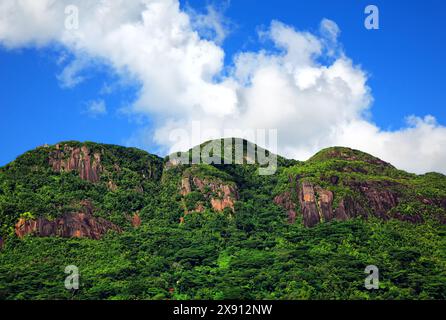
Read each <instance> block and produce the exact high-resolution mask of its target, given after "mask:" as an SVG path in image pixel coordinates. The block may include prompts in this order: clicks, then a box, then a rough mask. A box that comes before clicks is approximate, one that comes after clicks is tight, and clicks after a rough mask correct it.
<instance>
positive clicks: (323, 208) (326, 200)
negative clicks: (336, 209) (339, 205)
mask: <svg viewBox="0 0 446 320" xmlns="http://www.w3.org/2000/svg"><path fill="white" fill-rule="evenodd" d="M315 191H316V193H317V195H318V198H319V199H318V209H319V216H321V217H322V218H323V219H324V221H330V220H332V219H333V218H334V214H333V206H332V205H333V192H331V191H329V190H324V189H322V188H320V187H317V188H315Z"/></svg>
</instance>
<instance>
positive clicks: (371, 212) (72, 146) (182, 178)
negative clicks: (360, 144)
mask: <svg viewBox="0 0 446 320" xmlns="http://www.w3.org/2000/svg"><path fill="white" fill-rule="evenodd" d="M244 145H246V146H247V145H248V143H244ZM223 157H224V155H223ZM257 168H258V164H256V163H254V164H252V165H248V164H243V165H189V164H180V163H175V164H172V163H171V162H169V161H168V159H165V160H164V161H163V160H162V159H161V158H159V157H157V156H154V155H150V154H148V153H146V152H144V151H141V150H137V149H134V148H123V147H119V146H112V145H101V144H94V143H79V142H63V143H59V144H56V145H54V146H45V147H41V148H38V149H36V150H34V151H30V152H28V153H26V154H24V155H22V156H20V157H19V158H18V159H17V160H16V161H14V162H12V163H11V164H9V165H7V166H5V167H4V168H0V182H1V183H0V195H1V197H0V218H1V220H0V222H1V224H0V236H3V238H0V246H2V245H3V242H4V238H5V236H6V235H8V234H9V233H10V228H11V227H14V228H15V233H16V235H17V236H18V237H24V236H25V235H27V234H34V235H37V236H60V237H86V238H91V239H99V238H101V237H102V236H103V235H104V234H105V233H106V232H108V231H110V230H113V231H116V232H120V231H122V230H124V229H125V228H127V227H133V228H139V227H140V226H141V225H142V224H143V223H144V221H146V220H147V219H146V217H148V216H150V215H153V214H154V213H153V212H154V211H157V210H164V209H161V206H165V207H168V208H169V209H168V211H169V214H170V212H172V214H175V215H176V218H175V219H174V220H176V221H178V220H177V219H178V218H180V217H181V218H180V219H181V221H182V222H184V221H185V220H184V217H185V214H186V215H187V214H193V213H199V212H204V211H205V210H207V209H209V210H210V211H211V212H212V211H214V212H229V213H230V214H231V215H237V207H238V206H237V205H240V206H241V207H244V208H245V209H244V212H245V213H246V211H247V210H250V209H246V208H250V206H252V202H253V201H261V202H262V203H268V205H269V204H275V205H277V206H278V207H280V208H282V210H283V212H284V216H285V217H286V218H285V219H286V220H287V221H288V223H290V224H293V223H296V221H298V220H299V221H302V224H303V225H304V226H306V227H314V226H316V225H318V224H320V223H328V222H330V221H332V220H337V221H345V220H349V219H353V218H357V217H361V218H364V219H367V218H369V217H376V218H379V219H381V220H389V219H398V220H401V221H407V222H410V223H422V222H425V221H426V220H427V219H434V220H435V221H438V222H440V223H445V222H446V214H445V212H446V191H445V190H446V177H445V176H443V175H441V174H437V173H430V174H426V175H421V176H417V175H414V174H410V173H407V172H403V171H400V170H397V169H396V168H394V167H393V166H392V165H390V164H389V163H387V162H385V161H382V160H380V159H378V158H376V157H373V156H371V155H368V154H366V153H363V152H360V151H358V150H353V149H348V148H340V147H336V148H329V149H326V150H322V151H321V152H319V153H317V154H316V155H315V156H314V157H312V158H310V159H309V160H308V161H306V162H297V161H292V160H287V159H284V158H282V157H278V170H277V172H276V173H275V174H274V175H273V176H259V175H258V174H257ZM72 173H75V174H72ZM92 203H95V206H96V208H95V209H93V206H92V205H91V204H92ZM154 207H155V208H157V209H156V210H154V209H153V208H154ZM149 208H150V209H149ZM275 208H277V207H275ZM23 213H30V214H31V216H32V217H33V218H29V217H28V218H24V217H23ZM250 214H252V215H256V214H258V213H257V212H254V211H253V212H251V213H250ZM34 217H35V218H34ZM285 219H284V220H285ZM2 239H3V240H2Z"/></svg>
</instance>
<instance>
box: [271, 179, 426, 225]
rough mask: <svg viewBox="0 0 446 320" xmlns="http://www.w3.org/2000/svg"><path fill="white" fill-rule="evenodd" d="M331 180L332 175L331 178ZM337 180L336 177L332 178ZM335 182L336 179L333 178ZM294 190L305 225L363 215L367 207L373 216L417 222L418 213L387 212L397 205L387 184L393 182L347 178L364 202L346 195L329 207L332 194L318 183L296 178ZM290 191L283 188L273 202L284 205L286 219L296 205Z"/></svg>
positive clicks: (418, 220) (292, 217) (291, 221)
mask: <svg viewBox="0 0 446 320" xmlns="http://www.w3.org/2000/svg"><path fill="white" fill-rule="evenodd" d="M333 180H335V179H333ZM336 180H337V179H336ZM333 182H334V183H336V184H337V183H338V181H333ZM297 184H298V188H297V190H296V192H297V195H298V199H299V204H300V211H301V214H302V217H303V223H304V225H305V226H306V227H312V226H315V225H316V224H318V223H320V222H322V221H330V220H333V219H336V220H340V221H345V220H348V219H351V218H354V217H358V216H362V217H365V218H367V216H368V212H369V211H368V210H366V209H365V208H368V209H370V212H371V213H373V214H374V215H375V216H377V217H379V218H381V219H384V220H387V219H389V218H392V217H393V218H396V219H399V220H404V221H410V222H414V223H415V222H420V221H422V218H421V216H411V217H408V216H404V215H401V214H394V215H393V216H390V214H389V211H390V210H391V209H392V208H394V207H396V206H397V205H398V194H397V193H396V192H395V191H393V190H392V188H391V187H393V186H395V184H391V183H388V182H373V181H369V182H351V183H350V184H349V187H350V188H351V189H353V190H355V191H358V192H359V193H360V194H361V195H362V196H363V199H364V202H365V203H364V204H362V203H360V202H358V201H357V200H355V199H354V198H352V197H350V196H346V197H344V198H342V199H341V200H340V202H339V204H338V207H337V208H336V209H335V210H334V209H333V201H334V194H333V192H331V191H329V190H325V189H323V188H321V187H320V186H314V185H313V184H312V183H310V182H307V181H303V182H300V183H299V181H298V178H297ZM291 192H293V191H289V192H288V191H287V192H285V193H282V194H280V195H278V196H276V197H275V198H274V202H275V203H276V204H278V205H280V206H281V207H282V208H284V209H285V210H286V211H287V213H288V221H289V222H290V223H293V222H294V221H295V218H296V205H295V204H294V202H293V201H292V194H291Z"/></svg>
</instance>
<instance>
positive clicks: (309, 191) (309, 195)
mask: <svg viewBox="0 0 446 320" xmlns="http://www.w3.org/2000/svg"><path fill="white" fill-rule="evenodd" d="M299 201H300V207H301V210H302V216H303V220H304V225H305V226H306V227H313V226H315V225H316V224H318V223H319V222H320V220H321V219H320V216H319V211H318V210H317V206H316V200H315V194H314V188H313V184H312V183H310V182H306V181H304V182H302V184H301V187H300V189H299Z"/></svg>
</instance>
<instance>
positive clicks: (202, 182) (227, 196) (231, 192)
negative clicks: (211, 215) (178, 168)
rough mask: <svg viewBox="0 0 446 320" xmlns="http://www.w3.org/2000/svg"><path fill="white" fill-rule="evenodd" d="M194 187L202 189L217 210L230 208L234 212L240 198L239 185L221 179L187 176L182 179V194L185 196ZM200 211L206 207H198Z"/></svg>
mask: <svg viewBox="0 0 446 320" xmlns="http://www.w3.org/2000/svg"><path fill="white" fill-rule="evenodd" d="M194 189H197V190H198V191H200V192H201V193H202V194H203V195H204V197H205V199H207V200H209V201H210V203H211V206H212V209H214V210H215V211H219V212H221V211H223V210H224V209H226V208H230V209H231V210H232V211H233V212H234V204H235V201H237V200H238V191H237V187H236V186H234V185H230V184H225V183H223V182H221V181H209V180H207V179H201V178H198V177H192V176H187V177H183V179H182V180H181V195H182V196H185V195H187V194H189V193H191V192H192V191H193V190H194ZM197 209H198V211H200V210H204V208H201V209H200V208H197Z"/></svg>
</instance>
